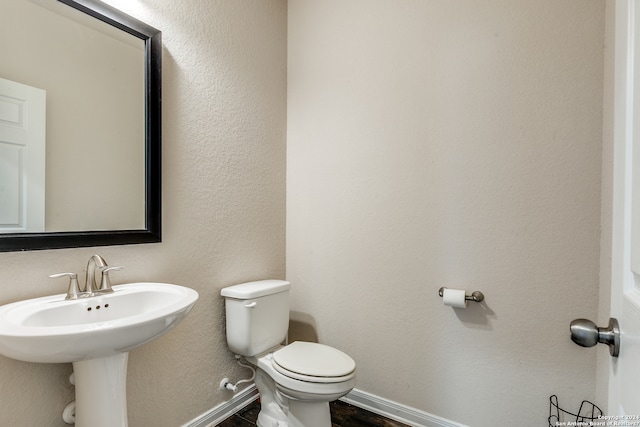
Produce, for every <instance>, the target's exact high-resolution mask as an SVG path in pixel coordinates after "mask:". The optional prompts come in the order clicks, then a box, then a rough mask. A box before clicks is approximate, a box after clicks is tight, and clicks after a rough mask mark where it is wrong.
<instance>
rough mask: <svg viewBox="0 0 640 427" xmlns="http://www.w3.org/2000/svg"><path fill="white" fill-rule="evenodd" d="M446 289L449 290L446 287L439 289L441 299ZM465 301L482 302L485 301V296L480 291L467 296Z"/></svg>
mask: <svg viewBox="0 0 640 427" xmlns="http://www.w3.org/2000/svg"><path fill="white" fill-rule="evenodd" d="M445 289H447V288H445V287H444V286H443V287H442V288H440V289H438V295H440V297H441V298H442V295H444V290H445ZM464 299H465V300H467V301H474V302H482V301H484V294H483V293H482V292H480V291H473V292H472V293H471V295H465V296H464Z"/></svg>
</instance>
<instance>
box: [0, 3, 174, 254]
mask: <svg viewBox="0 0 640 427" xmlns="http://www.w3.org/2000/svg"><path fill="white" fill-rule="evenodd" d="M58 1H59V2H61V3H64V4H66V5H68V6H71V7H73V8H74V9H77V10H79V11H81V12H84V13H86V14H88V15H90V16H93V17H94V18H96V19H99V20H101V21H103V22H105V23H107V24H109V25H112V26H114V27H116V28H119V29H120V30H122V31H125V32H127V33H129V34H131V35H133V36H135V37H138V38H139V39H141V40H143V41H144V43H145V83H144V84H145V94H146V99H145V106H146V112H145V169H146V170H145V198H146V201H145V202H146V207H145V209H146V212H145V228H144V229H140V230H106V231H80V232H53V233H47V232H44V233H8V234H2V235H0V252H9V251H29V250H39V249H61V248H76V247H89V246H109V245H127V244H137V243H156V242H160V241H162V234H161V227H162V212H161V209H162V207H161V203H162V201H161V196H162V186H161V185H162V182H161V180H162V175H161V167H162V33H161V32H160V31H159V30H157V29H155V28H153V27H151V26H149V25H147V24H145V23H144V22H141V21H139V20H137V19H135V18H133V17H131V16H129V15H127V14H125V13H123V12H121V11H119V10H117V9H115V8H113V7H111V6H109V5H107V4H104V3H102V2H100V1H98V0H58Z"/></svg>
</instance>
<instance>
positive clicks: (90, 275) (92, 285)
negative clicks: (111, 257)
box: [84, 255, 107, 295]
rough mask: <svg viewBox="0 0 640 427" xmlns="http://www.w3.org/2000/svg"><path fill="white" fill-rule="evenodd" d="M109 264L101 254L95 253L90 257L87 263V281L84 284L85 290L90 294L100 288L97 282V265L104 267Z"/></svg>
mask: <svg viewBox="0 0 640 427" xmlns="http://www.w3.org/2000/svg"><path fill="white" fill-rule="evenodd" d="M106 266H107V262H106V261H105V260H104V258H102V257H101V256H100V255H93V256H92V257H91V258H89V262H88V263H87V281H86V282H85V285H84V292H86V293H87V294H88V295H93V294H94V293H95V292H96V291H97V290H98V285H97V284H96V267H99V268H104V267H106Z"/></svg>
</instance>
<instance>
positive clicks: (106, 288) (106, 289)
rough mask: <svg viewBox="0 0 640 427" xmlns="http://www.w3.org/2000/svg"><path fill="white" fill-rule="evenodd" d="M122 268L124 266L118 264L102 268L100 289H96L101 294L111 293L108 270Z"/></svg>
mask: <svg viewBox="0 0 640 427" xmlns="http://www.w3.org/2000/svg"><path fill="white" fill-rule="evenodd" d="M122 269H124V267H122V266H120V265H118V266H113V267H107V268H105V269H103V270H102V281H101V282H100V289H98V292H100V293H103V294H107V293H111V292H113V289H111V281H110V280H109V272H110V271H120V270H122Z"/></svg>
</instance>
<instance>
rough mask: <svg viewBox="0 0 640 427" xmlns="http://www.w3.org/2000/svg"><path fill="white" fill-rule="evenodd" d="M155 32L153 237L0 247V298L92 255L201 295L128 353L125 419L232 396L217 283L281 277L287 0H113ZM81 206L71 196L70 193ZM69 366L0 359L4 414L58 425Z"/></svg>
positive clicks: (138, 424)
mask: <svg viewBox="0 0 640 427" xmlns="http://www.w3.org/2000/svg"><path fill="white" fill-rule="evenodd" d="M108 3H110V4H113V5H115V6H117V7H119V8H121V9H122V10H124V11H127V12H129V13H130V14H132V15H134V16H136V17H138V18H140V19H141V20H143V21H146V22H148V23H149V24H151V25H153V26H155V27H157V28H159V29H161V30H162V31H163V42H164V45H165V48H164V57H163V61H164V69H163V79H164V80H163V185H164V189H163V221H164V236H163V242H162V243H160V244H151V245H133V246H121V247H104V248H87V249H66V250H56V251H38V252H26V253H19V252H15V253H1V254H0V286H1V289H2V291H1V292H0V303H2V304H4V303H8V302H12V301H16V300H19V299H23V298H29V297H35V296H41V295H48V294H53V293H58V292H63V291H64V289H63V288H62V286H64V285H62V284H61V283H60V282H57V281H51V280H50V279H48V278H47V275H49V274H51V273H56V272H60V271H76V272H81V271H82V269H83V268H85V266H86V261H87V259H88V258H89V256H91V255H92V254H93V253H95V252H97V253H99V254H101V255H103V256H104V257H105V258H106V260H107V261H108V262H109V263H110V264H113V265H124V266H125V268H126V269H125V270H124V271H122V272H119V273H118V274H117V275H114V276H113V279H114V280H113V281H114V283H122V282H129V281H138V280H155V281H166V282H173V283H178V284H182V285H186V286H190V287H192V288H194V289H196V290H197V291H198V292H199V293H200V301H199V302H198V303H197V305H196V306H195V308H194V310H193V311H192V313H191V314H190V315H189V317H188V318H187V319H186V320H185V321H184V322H183V323H182V324H181V325H179V326H178V327H177V328H176V329H174V330H172V331H171V332H170V333H168V334H167V335H165V336H164V337H162V338H160V339H158V340H156V341H154V342H152V343H150V344H148V345H146V346H144V347H142V348H140V349H137V350H134V351H133V352H132V353H131V357H130V361H129V381H128V392H129V395H128V397H129V419H130V424H129V425H130V426H131V427H148V426H158V427H176V426H179V425H181V424H182V423H185V422H187V421H189V420H190V419H192V418H194V417H195V416H197V415H200V414H201V413H203V412H205V411H207V410H208V409H210V408H211V407H213V406H214V405H216V404H217V403H220V402H222V401H223V400H226V399H228V398H230V397H231V396H230V394H228V393H223V392H220V391H218V389H217V387H218V384H219V382H220V380H221V379H222V378H223V377H225V376H229V377H235V378H239V377H240V376H241V375H246V372H244V370H236V368H235V365H234V362H233V360H232V359H233V357H232V355H231V354H230V353H229V352H228V351H227V349H226V341H225V337H224V323H223V322H224V319H223V315H224V310H223V301H222V300H221V299H220V297H219V290H220V288H222V287H224V286H227V285H231V284H235V283H239V282H242V281H247V280H256V279H261V278H266V277H274V278H282V277H284V259H285V258H284V257H285V253H284V247H285V241H284V236H285V125H286V107H285V103H286V31H287V25H286V17H287V16H286V1H282V0H261V1H260V2H255V1H250V0H234V1H207V2H203V1H197V0H184V1H180V2H167V1H163V0H145V1H144V2H138V1H130V0H109V1H108ZM79 205H80V203H79ZM70 372H71V365H68V364H62V365H39V364H30V363H23V362H18V361H13V360H10V359H6V358H2V357H0V378H1V379H2V384H3V387H2V391H1V392H0V425H2V426H46V427H62V426H64V425H65V424H63V422H62V419H61V413H62V410H63V408H64V406H65V405H66V404H67V403H68V402H69V401H70V400H72V388H71V387H70V386H69V385H67V383H66V377H67V376H68V375H69V374H70Z"/></svg>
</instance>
